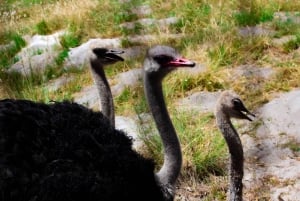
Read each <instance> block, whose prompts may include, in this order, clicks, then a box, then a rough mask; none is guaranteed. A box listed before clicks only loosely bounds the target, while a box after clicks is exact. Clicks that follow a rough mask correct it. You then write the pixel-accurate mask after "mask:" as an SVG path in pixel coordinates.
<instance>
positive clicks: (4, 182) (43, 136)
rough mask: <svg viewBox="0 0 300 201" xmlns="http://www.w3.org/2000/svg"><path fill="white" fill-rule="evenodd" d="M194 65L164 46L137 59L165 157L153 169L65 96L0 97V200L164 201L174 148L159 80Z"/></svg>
mask: <svg viewBox="0 0 300 201" xmlns="http://www.w3.org/2000/svg"><path fill="white" fill-rule="evenodd" d="M194 65H195V64H194V63H192V62H190V61H188V60H184V59H180V58H179V55H178V54H177V53H176V52H175V50H173V49H172V48H169V47H164V46H156V47H154V48H151V49H150V50H149V51H148V54H147V58H146V59H145V63H144V74H145V75H144V78H145V84H146V85H147V84H153V85H154V86H145V89H146V95H147V98H148V99H149V104H150V105H151V104H155V103H157V105H153V106H150V108H151V111H152V112H155V113H156V114H154V118H155V120H156V122H157V126H158V127H160V126H161V128H159V131H160V134H161V136H162V141H163V144H164V146H165V154H166V156H165V162H164V165H163V167H162V168H161V170H160V171H159V172H158V173H157V174H156V173H155V171H154V162H153V161H152V160H151V159H147V158H144V157H143V156H141V155H140V154H138V153H137V152H136V151H135V150H133V149H132V141H131V139H130V138H128V137H127V135H126V134H125V133H124V132H122V131H118V130H116V129H115V128H114V127H113V126H112V125H111V124H110V122H109V119H108V118H106V117H105V115H104V114H103V113H101V112H95V111H92V110H90V109H88V108H86V107H83V106H81V105H79V104H76V103H72V102H68V101H63V102H54V103H50V104H45V103H38V102H33V101H29V100H14V99H5V100H0V200H5V201H23V200H28V201H83V200H84V201H99V200H101V201H119V200H132V201H140V200H145V201H153V200H156V201H166V200H167V201H169V200H172V199H173V196H174V191H173V188H174V187H173V185H174V183H175V181H176V178H177V176H178V174H179V170H180V166H181V151H180V146H179V143H178V139H177V137H176V133H175V131H174V129H173V126H172V124H171V121H170V119H169V116H168V115H167V111H166V109H165V105H164V101H163V96H162V92H161V81H162V78H163V76H164V75H166V74H167V73H168V72H169V71H171V70H172V69H174V67H179V66H194ZM156 87H158V89H156ZM156 90H158V91H156ZM156 98H158V100H157V101H156V100H155V99H156ZM161 110H162V111H161ZM164 121H166V123H163V122H164ZM173 146H174V147H173ZM172 171H173V172H172Z"/></svg>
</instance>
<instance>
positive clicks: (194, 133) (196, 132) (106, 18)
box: [0, 0, 300, 201]
mask: <svg viewBox="0 0 300 201" xmlns="http://www.w3.org/2000/svg"><path fill="white" fill-rule="evenodd" d="M141 5H148V6H150V8H151V10H152V13H151V14H145V15H143V16H142V17H145V18H153V19H161V18H167V17H177V18H179V20H178V22H177V23H175V24H172V25H170V26H167V27H163V28H161V27H159V26H156V25H153V26H150V27H148V26H145V25H143V24H141V23H135V26H134V27H133V29H128V28H122V27H120V26H119V25H120V24H122V23H127V22H133V21H135V20H137V19H139V18H140V16H138V14H135V13H133V12H132V9H133V8H134V7H135V6H141ZM299 18H300V1H298V0H267V1H262V0H254V1H246V0H231V1H217V0H212V1H207V0H183V1H180V2H179V1H174V0H171V1H162V0H153V1H142V0H132V1H130V2H127V3H124V4H121V3H120V1H118V0H111V1H108V0H87V1H79V0H51V1H45V0H21V1H16V0H8V1H5V3H4V4H3V6H2V5H1V8H0V26H1V27H2V29H1V30H0V45H1V47H0V98H6V97H13V98H26V99H32V100H37V101H43V102H49V101H50V100H63V99H69V100H71V99H72V98H73V94H74V93H75V92H78V91H79V90H80V89H81V88H82V87H84V86H86V85H90V84H92V79H91V76H90V72H89V69H88V68H84V69H83V70H74V69H69V70H65V69H64V68H63V63H64V61H65V59H66V58H67V56H68V53H69V50H70V48H73V47H77V46H79V45H80V44H82V43H84V42H86V41H87V40H88V39H90V38H97V37H101V38H113V37H119V38H121V41H122V42H121V43H122V44H121V45H122V47H124V48H127V47H133V46H137V45H145V47H143V48H142V50H141V51H142V52H145V49H146V48H147V47H148V46H150V45H153V44H156V43H160V44H168V45H171V46H173V47H175V48H177V49H178V50H179V51H180V52H182V54H183V55H184V56H185V57H186V58H189V59H191V60H194V61H196V62H197V63H200V64H205V66H206V70H205V72H202V73H198V74H185V73H184V72H175V73H172V75H169V76H168V77H167V78H166V79H165V80H164V87H163V90H164V93H165V98H166V102H167V105H168V109H169V111H170V116H171V118H172V120H173V122H174V126H175V127H176V130H177V132H178V134H179V138H180V141H181V144H182V150H183V154H184V165H183V169H182V175H181V178H180V180H181V181H183V182H186V183H189V182H191V181H197V182H201V185H206V186H209V187H208V188H207V189H208V190H207V191H206V192H203V193H202V194H201V199H202V198H203V199H204V200H209V201H211V200H225V197H226V191H227V179H226V177H225V175H226V174H227V166H226V163H227V161H228V152H227V147H226V144H225V142H224V140H223V137H222V135H221V134H220V133H219V131H218V129H217V128H216V126H215V123H214V117H213V115H212V114H198V113H196V112H192V111H191V112H183V111H180V110H179V109H178V106H177V105H176V100H177V99H178V98H183V97H186V96H187V95H190V94H191V93H194V92H198V91H219V90H224V89H234V90H235V91H236V92H237V93H239V94H240V95H241V97H242V98H243V99H244V100H245V104H246V105H247V107H249V108H250V109H251V110H252V109H255V108H257V107H259V106H260V105H261V104H263V103H266V102H268V101H269V100H270V97H271V96H272V94H273V93H275V92H281V91H289V90H291V89H293V88H297V87H300V81H299V77H300V53H299V47H300V25H299ZM297 19H298V20H297ZM254 26H255V27H256V28H257V29H260V28H261V29H262V30H267V32H268V31H270V33H269V34H253V33H252V32H251V33H248V34H244V35H242V34H240V29H241V28H245V27H249V28H251V27H254ZM60 30H66V31H68V32H67V33H66V34H65V35H63V36H61V38H60V44H61V47H58V49H57V52H58V56H57V57H56V58H55V63H54V64H53V65H51V66H49V68H47V70H46V71H45V72H42V73H32V74H30V75H29V76H21V75H20V74H15V73H13V74H11V73H7V72H6V70H7V69H8V68H9V67H10V66H11V65H12V64H14V63H16V62H17V61H19V59H20V58H18V56H17V53H18V52H19V51H20V50H21V49H22V48H23V47H25V46H26V42H25V40H24V39H25V35H31V36H32V35H34V34H41V35H47V34H52V33H55V32H57V31H60ZM136 34H141V35H143V34H156V35H157V36H158V37H157V38H156V39H155V40H154V41H150V42H148V41H137V42H132V41H131V40H130V38H129V37H130V36H131V35H136ZM163 34H169V35H170V34H182V35H184V36H183V37H179V38H172V39H170V38H165V36H163ZM282 37H287V38H289V37H290V38H291V39H289V40H288V41H285V42H283V43H279V44H276V43H275V42H274V41H275V40H277V39H281V38H282ZM4 45H5V46H4ZM42 53H43V52H42V50H36V52H34V53H33V54H35V55H39V54H42ZM142 60H143V56H141V57H138V58H134V59H128V60H127V61H126V62H123V63H122V62H119V63H117V64H115V65H114V66H112V67H108V68H105V71H106V74H107V76H108V77H109V78H110V82H111V83H112V84H115V83H117V81H118V80H117V79H118V78H117V76H116V75H117V74H118V73H120V72H124V71H127V70H129V69H133V68H139V67H140V66H141V64H142ZM248 64H249V65H253V66H258V67H260V66H261V67H266V66H271V67H272V69H273V72H274V73H273V75H272V76H271V78H270V79H263V78H257V77H251V76H250V77H239V78H238V79H237V78H236V77H235V76H236V75H235V74H233V72H234V69H235V68H236V67H237V66H240V65H248ZM62 75H64V76H72V77H73V79H72V81H71V82H68V83H67V84H65V85H64V86H63V87H62V88H60V89H58V90H57V91H51V90H49V88H48V84H49V82H51V81H53V79H55V78H58V77H60V76H62ZM115 105H116V107H115V108H116V109H115V110H116V113H117V115H138V116H139V117H140V120H141V121H145V120H144V119H143V118H142V116H143V114H144V113H147V112H148V106H147V104H146V100H145V97H144V92H143V87H142V84H139V85H138V86H137V87H135V88H131V87H128V88H126V89H125V90H124V91H123V92H122V93H121V94H120V95H118V96H117V97H115ZM150 122H151V121H150ZM147 123H149V122H147ZM152 123H153V122H152ZM260 124H261V122H259V121H258V123H257V125H254V127H253V130H254V129H255V128H256V127H257V126H259V125H260ZM253 130H251V129H250V130H249V133H250V134H251V135H254V134H253ZM140 133H141V138H142V139H143V140H144V142H145V145H146V148H145V149H143V152H144V154H145V155H148V156H151V157H153V158H154V160H155V161H156V162H157V163H158V164H161V163H162V154H161V153H162V145H161V141H160V138H159V137H158V135H157V133H156V130H155V127H154V125H153V124H152V126H150V127H141V128H140ZM286 146H287V147H289V148H290V149H291V150H293V151H294V152H297V153H298V152H299V145H297V144H293V143H289V144H287V145H286ZM220 182H221V183H222V184H223V183H224V185H223V186H222V185H220ZM224 186H225V187H224ZM253 194H254V195H256V196H254V197H255V199H256V198H257V199H260V198H261V199H262V200H263V199H264V198H265V197H264V196H265V194H264V195H260V194H259V192H258V190H257V192H256V191H255V192H253Z"/></svg>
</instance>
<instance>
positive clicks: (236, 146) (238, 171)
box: [216, 111, 244, 201]
mask: <svg viewBox="0 0 300 201" xmlns="http://www.w3.org/2000/svg"><path fill="white" fill-rule="evenodd" d="M216 118H217V125H218V127H219V129H220V130H221V132H222V134H223V136H224V138H225V140H226V143H227V146H228V149H229V152H230V158H231V163H230V188H229V192H230V199H229V200H230V201H242V200H243V197H242V194H243V183H242V180H243V175H244V153H243V146H242V143H241V140H240V138H239V136H238V133H237V132H236V130H235V129H234V127H233V125H232V123H231V121H230V119H229V117H228V116H226V115H225V114H224V113H223V112H221V111H218V112H217V115H216Z"/></svg>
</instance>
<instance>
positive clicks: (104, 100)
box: [91, 60, 115, 127]
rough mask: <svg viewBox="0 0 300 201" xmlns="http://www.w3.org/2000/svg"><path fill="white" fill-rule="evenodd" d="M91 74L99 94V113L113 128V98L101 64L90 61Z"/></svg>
mask: <svg viewBox="0 0 300 201" xmlns="http://www.w3.org/2000/svg"><path fill="white" fill-rule="evenodd" d="M91 72H92V75H93V78H94V82H95V84H96V87H97V90H98V93H99V98H100V107H101V111H102V113H103V114H104V116H106V117H107V118H108V119H109V120H110V123H111V125H112V126H113V127H115V112H114V102H113V97H112V93H111V90H110V87H109V83H108V81H107V79H106V76H105V72H104V69H103V66H102V64H101V63H100V62H99V61H97V60H94V61H91Z"/></svg>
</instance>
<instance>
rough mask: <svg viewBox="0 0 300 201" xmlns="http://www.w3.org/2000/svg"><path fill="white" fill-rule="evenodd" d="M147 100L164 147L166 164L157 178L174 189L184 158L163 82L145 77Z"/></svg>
mask: <svg viewBox="0 0 300 201" xmlns="http://www.w3.org/2000/svg"><path fill="white" fill-rule="evenodd" d="M144 88H145V93H146V98H147V101H148V104H149V107H150V110H151V112H152V115H153V117H154V121H155V124H156V127H157V129H158V131H159V134H160V136H161V139H162V143H163V146H164V163H163V166H162V167H161V169H160V170H159V171H158V173H157V174H156V175H157V178H158V180H159V182H160V183H161V184H162V185H166V186H170V185H171V186H172V187H174V185H175V182H176V180H177V178H178V175H179V173H180V169H181V164H182V156H181V149H180V144H179V140H178V138H177V134H176V131H175V129H174V127H173V124H172V122H171V119H170V117H169V114H168V111H167V108H166V104H165V101H164V97H163V92H162V84H161V80H156V79H153V77H149V76H148V75H147V74H145V75H144Z"/></svg>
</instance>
